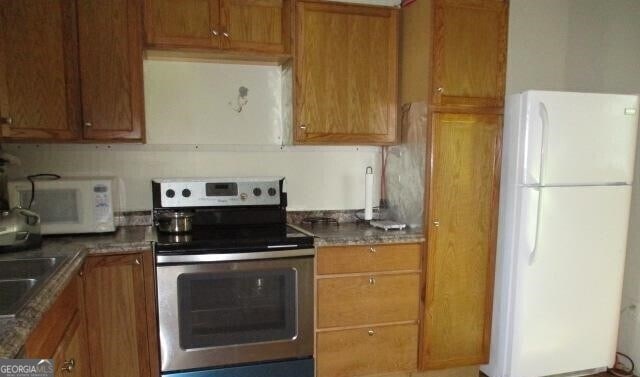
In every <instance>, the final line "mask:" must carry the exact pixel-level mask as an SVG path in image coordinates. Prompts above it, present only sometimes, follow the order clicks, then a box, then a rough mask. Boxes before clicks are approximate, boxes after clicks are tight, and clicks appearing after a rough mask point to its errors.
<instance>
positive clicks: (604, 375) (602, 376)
mask: <svg viewBox="0 0 640 377" xmlns="http://www.w3.org/2000/svg"><path fill="white" fill-rule="evenodd" d="M480 377H487V376H486V375H485V374H484V373H482V372H481V373H480ZM590 377H613V375H612V374H609V373H606V372H603V373H598V374H594V375H593V376H590Z"/></svg>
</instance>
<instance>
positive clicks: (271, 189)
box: [267, 187, 276, 196]
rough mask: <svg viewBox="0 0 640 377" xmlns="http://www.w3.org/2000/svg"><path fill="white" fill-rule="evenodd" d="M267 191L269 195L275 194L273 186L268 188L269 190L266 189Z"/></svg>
mask: <svg viewBox="0 0 640 377" xmlns="http://www.w3.org/2000/svg"><path fill="white" fill-rule="evenodd" d="M267 192H268V193H269V196H276V189H274V188H273V187H270V188H269V191H267Z"/></svg>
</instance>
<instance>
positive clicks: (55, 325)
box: [24, 276, 90, 377]
mask: <svg viewBox="0 0 640 377" xmlns="http://www.w3.org/2000/svg"><path fill="white" fill-rule="evenodd" d="M82 308H83V305H82V279H80V278H79V277H78V276H74V277H73V278H72V279H71V281H70V282H69V284H68V285H67V287H65V288H64V289H63V290H62V292H61V293H60V296H59V297H58V298H57V299H56V301H55V302H54V303H53V304H52V305H51V307H50V308H49V310H48V311H47V312H46V313H45V314H44V315H43V316H42V319H41V320H40V322H39V324H38V325H37V326H36V328H35V329H34V330H33V332H32V333H31V335H30V336H29V338H28V339H27V341H26V343H25V345H24V354H25V357H26V358H32V359H53V360H54V375H55V376H56V377H57V376H77V377H88V376H89V362H90V360H89V355H88V354H87V338H86V327H85V322H84V312H83V311H82Z"/></svg>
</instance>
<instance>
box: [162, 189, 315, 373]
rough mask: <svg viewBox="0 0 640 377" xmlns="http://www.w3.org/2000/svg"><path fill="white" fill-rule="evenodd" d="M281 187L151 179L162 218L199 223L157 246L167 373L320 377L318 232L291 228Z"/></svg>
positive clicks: (164, 370) (168, 236) (166, 235)
mask: <svg viewBox="0 0 640 377" xmlns="http://www.w3.org/2000/svg"><path fill="white" fill-rule="evenodd" d="M283 184H284V178H272V177H267V178H211V179H204V178H199V179H158V180H153V181H152V189H153V206H154V219H158V218H159V217H160V216H161V214H163V213H165V212H177V211H181V212H184V211H188V212H189V213H190V218H189V220H190V221H191V222H192V224H190V225H191V226H190V227H189V229H190V231H186V232H180V233H163V232H160V231H159V232H158V238H157V242H156V243H155V245H154V250H155V253H156V269H157V281H158V287H157V289H158V308H159V310H158V312H159V324H160V351H161V362H162V373H163V375H171V376H176V377H196V376H198V377H200V376H203V377H204V376H206V377H226V376H240V375H243V376H244V375H251V376H252V377H253V376H255V377H269V376H276V375H277V376H281V377H288V376H296V377H313V374H314V373H313V360H312V358H311V357H312V355H313V256H314V248H313V237H312V236H310V235H308V234H305V233H303V232H302V231H299V230H297V229H294V228H293V227H291V226H288V225H287V223H286V206H287V194H286V193H285V192H284V187H283ZM191 214H192V216H191ZM164 217H166V216H164Z"/></svg>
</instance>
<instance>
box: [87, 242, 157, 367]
mask: <svg viewBox="0 0 640 377" xmlns="http://www.w3.org/2000/svg"><path fill="white" fill-rule="evenodd" d="M143 258H144V255H143V254H126V255H110V256H92V257H89V258H88V259H87V262H86V265H85V273H84V277H85V307H86V317H87V328H88V335H89V336H88V338H89V352H90V354H91V372H92V377H108V376H128V377H140V376H146V377H149V376H151V375H155V374H153V373H152V368H155V364H157V363H158V359H157V354H156V352H155V350H154V349H153V347H150V346H149V338H150V337H152V336H155V334H150V333H149V332H150V331H149V329H148V327H147V321H149V322H153V323H155V321H156V320H155V314H154V311H153V310H152V308H151V307H149V305H147V300H146V290H145V284H147V285H149V284H152V283H151V282H149V281H145V268H146V269H149V268H151V265H150V263H144V259H143ZM147 291H148V289H147Z"/></svg>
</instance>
